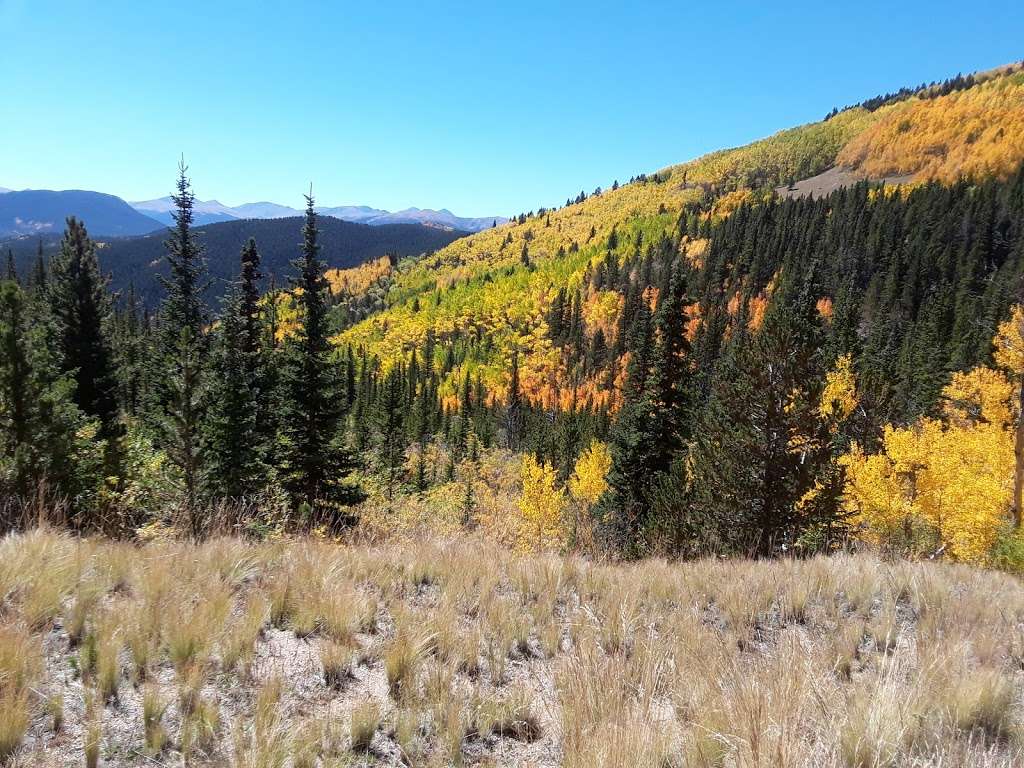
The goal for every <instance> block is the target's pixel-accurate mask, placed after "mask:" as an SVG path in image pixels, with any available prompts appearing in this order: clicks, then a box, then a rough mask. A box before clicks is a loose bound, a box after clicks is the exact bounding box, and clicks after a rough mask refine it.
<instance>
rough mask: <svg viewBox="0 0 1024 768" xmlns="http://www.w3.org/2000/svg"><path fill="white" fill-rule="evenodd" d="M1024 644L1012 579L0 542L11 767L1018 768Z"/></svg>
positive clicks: (898, 568) (468, 546)
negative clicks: (184, 764)
mask: <svg viewBox="0 0 1024 768" xmlns="http://www.w3.org/2000/svg"><path fill="white" fill-rule="evenodd" d="M1022 629H1024V589H1022V588H1021V585H1020V584H1019V582H1018V581H1017V580H1015V579H1013V578H1011V577H1008V576H1004V575H1001V574H998V573H991V572H982V571H977V570H972V569H969V568H966V567H962V566H955V565H949V564H943V563H929V564H917V563H907V562H892V563H889V562H882V561H879V560H877V559H875V558H873V557H871V556H868V555H857V556H851V555H838V556H835V557H832V558H815V559H811V560H806V561H796V560H792V561H778V562H771V563H766V562H751V561H744V560H728V561H712V560H706V561H696V562H690V563H680V564H673V563H667V562H664V561H659V560H653V561H648V562H641V563H636V564H629V565H613V564H601V563H595V562H591V561H588V560H583V559H577V558H559V557H556V556H553V555H544V556H538V557H519V556H513V555H510V554H508V553H507V552H504V551H502V550H500V549H497V548H495V547H493V546H491V545H488V544H485V543H483V542H480V541H476V540H474V539H463V540H460V541H456V542H448V543H443V542H433V541H426V542H419V543H417V544H415V545H414V544H400V543H396V544H389V545H384V546H378V547H363V546H342V545H336V544H332V543H328V542H322V541H317V540H311V539H310V540H296V541H283V542H274V543H267V544H246V543H244V542H240V541H236V540H232V539H220V540H216V541H210V542H207V543H206V544H203V545H199V546H193V545H188V544H183V543H180V542H175V541H161V542H154V543H151V544H148V545H146V546H143V547H139V546H133V545H127V544H115V543H110V542H105V541H100V540H96V541H92V540H76V539H72V538H70V537H67V536H62V535H59V534H56V533H53V532H42V531H40V532H33V533H29V534H25V535H20V536H12V537H8V538H6V539H3V540H0V762H3V761H5V760H6V761H9V760H12V759H13V761H14V762H15V764H21V763H26V764H28V763H31V764H33V765H42V766H47V768H49V767H50V766H53V767H54V768H55V767H56V766H62V765H68V764H82V761H83V754H84V755H85V760H86V763H87V764H89V763H90V762H91V761H96V760H98V759H99V752H100V744H101V741H102V746H103V749H102V752H103V764H104V765H109V766H116V765H132V766H135V765H142V764H150V759H157V760H158V761H159V762H161V763H162V764H168V765H170V764H179V763H182V762H187V763H188V764H189V765H210V766H213V765H234V766H239V767H244V768H275V767H280V768H289V767H291V766H294V767H295V768H316V767H317V766H328V765H368V764H373V765H379V766H399V765H407V766H445V765H462V764H468V765H488V766H519V765H532V766H538V768H539V767H542V766H555V765H565V766H578V767H580V768H582V767H583V766H588V767H589V766H609V767H611V766H616V767H618V766H664V767H665V768H669V767H671V766H680V767H682V766H707V767H709V768H710V767H711V766H722V767H723V768H725V767H733V768H762V767H763V768H768V767H769V766H771V767H772V768H775V767H776V766H781V767H782V768H787V767H789V766H794V767H796V766H799V767H801V768H810V766H824V767H825V768H882V766H929V765H931V766H953V765H972V766H975V765H977V766H982V767H983V768H995V766H1012V765H1018V764H1021V763H1022V761H1024V750H1022V739H1021V727H1022V725H1024V721H1022V716H1021V712H1022V708H1021V692H1022V675H1024V673H1022V670H1024V640H1022V639H1021V638H1022V637H1024V632H1022ZM83 702H85V704H83ZM19 761H20V762H19ZM26 761H27V762H26Z"/></svg>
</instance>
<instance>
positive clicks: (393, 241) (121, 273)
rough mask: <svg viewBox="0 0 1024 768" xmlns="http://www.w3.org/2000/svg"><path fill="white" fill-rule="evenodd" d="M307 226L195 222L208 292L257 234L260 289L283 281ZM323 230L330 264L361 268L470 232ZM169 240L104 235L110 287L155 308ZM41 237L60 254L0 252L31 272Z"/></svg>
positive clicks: (209, 294) (21, 247)
mask: <svg viewBox="0 0 1024 768" xmlns="http://www.w3.org/2000/svg"><path fill="white" fill-rule="evenodd" d="M86 224H87V225H88V220H86ZM61 226H63V220H62V221H61ZM58 229H59V228H58ZM301 229H302V220H301V218H297V217H293V218H281V219H244V220H239V221H225V222H218V223H216V224H207V225H204V226H201V227H196V234H197V237H198V240H199V242H200V243H201V244H202V247H203V250H204V254H205V257H206V261H207V264H208V266H209V274H210V278H211V282H210V284H209V288H208V290H207V291H205V293H204V296H205V298H206V300H207V301H208V302H209V303H210V306H211V307H212V306H215V305H216V302H217V299H219V298H220V297H221V296H222V295H223V294H224V291H225V288H226V287H227V284H228V283H229V282H230V281H231V280H232V279H234V277H235V276H236V272H237V270H238V254H239V252H240V251H241V249H242V246H243V245H245V242H246V240H248V239H249V238H250V237H253V238H255V239H256V240H257V242H259V244H260V248H261V252H262V254H263V272H264V274H265V276H266V279H264V280H262V281H260V288H261V289H262V290H266V289H267V288H268V287H269V284H270V283H269V280H270V276H271V275H273V276H275V277H276V278H277V279H278V282H279V283H280V282H281V281H282V280H283V279H284V276H285V275H286V274H287V273H288V271H289V269H290V262H291V260H292V259H293V258H295V247H296V245H297V243H298V242H299V232H300V230H301ZM320 230H321V233H322V238H321V244H322V251H321V255H322V258H323V260H324V263H325V264H326V265H327V266H328V267H331V268H335V269H344V268H347V267H354V266H356V265H358V264H362V263H363V262H364V261H367V260H369V259H374V258H377V257H380V256H383V255H384V254H391V255H392V256H394V257H396V258H400V257H404V256H418V255H420V254H423V253H427V252H430V251H434V250H437V249H438V248H442V247H444V246H446V245H448V244H449V243H451V242H452V241H454V240H457V239H458V238H459V237H461V236H462V235H463V234H464V233H462V232H456V231H452V230H444V229H438V228H436V227H427V226H422V225H419V224H385V225H379V226H372V227H371V226H369V225H366V224H356V223H352V222H348V221H341V220H339V219H334V218H330V217H326V216H325V217H322V218H321V219H320ZM166 239H167V230H166V229H163V228H162V229H160V230H159V231H157V232H154V233H152V234H150V235H146V236H144V237H126V238H109V239H102V240H101V241H100V243H99V248H100V253H101V257H102V260H103V269H104V271H105V272H108V273H109V274H110V277H111V282H110V287H111V289H113V290H115V291H120V292H122V293H125V294H127V293H128V291H129V288H133V289H134V294H135V297H136V300H137V301H138V302H139V303H140V304H141V305H142V306H145V307H147V308H149V309H156V308H157V307H158V306H159V304H160V298H161V296H162V292H163V288H162V286H161V284H160V280H161V278H166V277H167V265H166V263H165V262H164V258H163V256H164V241H165V240H166ZM40 243H41V244H42V257H43V259H44V260H46V261H49V260H51V259H52V258H53V257H54V256H56V255H57V254H58V253H59V249H60V238H59V237H57V236H51V237H47V238H45V239H44V240H41V241H40V240H37V239H35V238H22V239H19V240H16V241H11V242H7V243H0V252H4V251H6V250H8V249H10V250H11V252H13V254H14V260H15V263H16V266H17V269H18V271H19V273H20V274H22V275H26V276H27V275H29V274H30V272H31V271H32V269H33V268H34V265H35V261H36V259H37V258H38V256H39V250H40Z"/></svg>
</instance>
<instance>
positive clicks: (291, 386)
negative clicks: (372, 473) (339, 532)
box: [280, 194, 362, 522]
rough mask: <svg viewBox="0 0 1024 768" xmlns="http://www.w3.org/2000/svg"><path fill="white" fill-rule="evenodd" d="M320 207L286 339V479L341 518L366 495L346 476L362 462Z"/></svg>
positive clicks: (310, 225)
mask: <svg viewBox="0 0 1024 768" xmlns="http://www.w3.org/2000/svg"><path fill="white" fill-rule="evenodd" d="M317 234H318V233H317V227H316V211H315V210H314V207H313V196H312V194H310V195H307V196H306V221H305V225H304V226H303V229H302V258H300V259H298V260H296V261H295V262H294V265H295V268H296V269H297V270H298V273H299V274H298V277H297V278H295V279H293V281H292V285H293V286H294V287H295V288H296V289H297V290H296V294H295V302H296V305H297V309H298V327H297V328H296V331H295V333H294V335H293V336H292V337H290V338H289V339H288V340H287V341H286V342H285V349H284V364H283V367H282V371H281V391H282V401H283V402H282V412H283V417H282V425H281V433H282V438H283V439H282V444H281V446H280V456H281V467H282V481H283V484H284V487H285V489H286V490H287V492H288V494H289V496H290V497H291V500H292V505H293V508H294V509H298V508H299V507H300V505H305V508H306V509H307V510H308V511H309V512H310V513H311V514H312V515H313V516H314V518H315V519H327V521H328V522H333V521H334V520H335V519H336V515H334V514H332V512H333V511H335V510H336V509H337V507H338V506H340V505H348V504H353V503H356V502H358V501H359V500H360V499H361V498H362V493H361V491H360V490H359V488H358V487H357V486H355V485H352V484H349V483H346V482H345V481H344V479H343V478H344V477H345V476H346V475H348V474H349V473H350V472H351V471H352V470H353V469H355V467H356V461H355V459H354V457H353V455H352V454H351V453H350V451H349V450H348V448H347V447H346V445H345V443H344V434H343V431H342V426H343V420H344V416H345V398H344V396H343V389H342V380H341V376H340V367H339V366H337V365H336V363H335V362H334V361H333V360H332V356H331V352H332V348H331V342H330V337H329V328H328V322H327V309H328V307H327V292H328V285H327V281H326V279H325V278H324V274H323V269H324V268H323V263H322V262H321V261H320V258H319V252H320V246H319V244H318V243H317Z"/></svg>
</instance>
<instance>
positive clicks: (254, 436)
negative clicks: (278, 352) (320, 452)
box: [206, 238, 271, 499]
mask: <svg viewBox="0 0 1024 768" xmlns="http://www.w3.org/2000/svg"><path fill="white" fill-rule="evenodd" d="M259 260H260V257H259V251H258V250H257V248H256V242H255V241H254V240H253V239H252V238H250V239H249V241H248V243H246V245H245V246H244V247H243V249H242V255H241V271H240V274H239V279H238V282H237V283H236V284H235V285H234V286H232V287H231V289H230V290H229V291H228V293H227V294H226V296H225V298H224V301H223V306H224V311H223V313H222V315H221V322H220V326H219V328H218V332H217V337H216V342H215V346H214V355H213V363H212V368H213V385H212V387H211V395H212V397H211V407H210V413H209V417H208V423H207V425H206V440H207V447H208V452H209V459H210V483H209V484H210V490H211V491H212V492H213V493H214V494H215V495H219V496H224V497H228V498H233V499H240V498H243V497H247V496H252V495H253V494H255V493H257V492H258V491H259V490H260V489H261V487H262V486H263V484H264V482H265V479H266V474H267V470H268V467H267V464H266V458H267V445H268V442H269V440H268V437H269V435H268V434H267V432H266V430H265V429H262V428H261V427H264V425H265V423H266V422H265V420H266V419H268V417H269V416H270V411H271V409H269V408H267V407H266V406H267V404H266V402H265V398H266V397H267V394H268V393H267V392H266V391H265V390H264V388H263V385H264V383H265V379H266V377H265V375H264V365H263V362H264V361H263V348H262V346H263V345H262V341H263V328H262V327H261V324H260V312H259V290H258V287H257V284H256V281H257V280H258V279H259V277H260V273H259Z"/></svg>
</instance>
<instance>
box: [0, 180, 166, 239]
mask: <svg viewBox="0 0 1024 768" xmlns="http://www.w3.org/2000/svg"><path fill="white" fill-rule="evenodd" d="M68 216H77V217H78V218H80V219H84V220H85V221H87V222H89V226H90V231H91V232H93V233H94V234H95V235H96V236H100V237H115V236H116V237H122V236H129V235H144V234H146V233H148V232H153V231H154V230H157V229H160V227H161V225H160V222H158V221H155V220H154V219H151V218H149V217H148V216H144V215H143V214H141V213H139V212H138V211H136V210H135V209H134V208H132V207H131V206H130V205H128V203H126V202H125V201H124V200H122V199H121V198H119V197H115V196H114V195H107V194H104V193H102V192H86V191H83V190H78V189H69V190H64V191H61V192H54V191H51V190H48V189H27V190H24V191H21V192H6V193H4V194H3V195H2V196H0V237H10V236H13V235H46V234H50V233H54V232H57V233H59V232H61V231H62V230H63V229H64V220H65V219H66V218H67V217H68Z"/></svg>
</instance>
